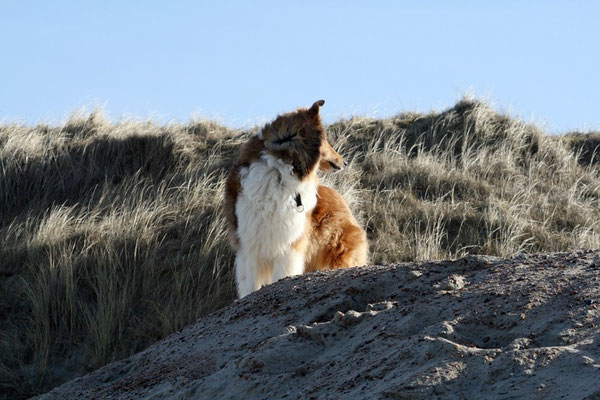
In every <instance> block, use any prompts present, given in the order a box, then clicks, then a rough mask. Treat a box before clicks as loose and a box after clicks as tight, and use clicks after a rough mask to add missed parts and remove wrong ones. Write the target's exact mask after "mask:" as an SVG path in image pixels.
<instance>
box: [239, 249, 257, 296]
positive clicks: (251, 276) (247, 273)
mask: <svg viewBox="0 0 600 400" xmlns="http://www.w3.org/2000/svg"><path fill="white" fill-rule="evenodd" d="M235 279H236V283H237V289H238V297H239V298H240V299H241V298H242V297H245V296H247V295H249V294H250V293H252V292H254V291H256V290H258V289H260V287H261V282H260V281H259V276H258V265H257V263H256V262H254V260H253V259H252V257H250V256H249V255H248V254H246V253H245V252H243V251H238V254H237V255H236V257H235Z"/></svg>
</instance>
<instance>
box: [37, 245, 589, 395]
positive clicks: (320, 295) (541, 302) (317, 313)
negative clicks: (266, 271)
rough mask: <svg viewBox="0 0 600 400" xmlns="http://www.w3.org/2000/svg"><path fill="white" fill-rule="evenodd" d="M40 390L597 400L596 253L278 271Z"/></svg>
mask: <svg viewBox="0 0 600 400" xmlns="http://www.w3.org/2000/svg"><path fill="white" fill-rule="evenodd" d="M40 398H44V399H55V398H56V399H71V398H93V399H111V398H114V399H116V398H119V399H163V398H175V399H183V398H198V399H204V398H206V399H214V398H220V399H238V398H245V399H270V398H289V399H297V398H315V399H336V398H382V399H427V398H445V399H454V398H456V399H460V398H490V399H492V398H499V399H504V398H544V399H554V398H557V399H558V398H570V399H585V398H588V399H592V398H600V251H579V252H570V253H553V254H534V255H519V256H517V257H514V258H508V259H501V258H495V257H486V256H469V257H465V258H462V259H458V260H449V261H436V262H425V263H402V264H393V265H386V266H369V267H360V268H353V269H347V270H338V271H331V272H317V273H311V274H306V275H304V276H300V277H295V278H287V279H284V280H282V281H280V282H277V283H275V284H273V285H270V286H267V287H264V288H263V289H261V290H259V291H258V292H256V293H254V294H252V295H250V296H248V297H246V298H244V299H241V300H238V301H236V302H235V303H233V304H232V305H231V306H229V307H226V308H223V309H221V310H219V311H217V312H215V313H213V314H211V315H209V316H207V317H204V318H201V319H200V320H199V321H197V322H196V323H195V324H192V325H190V326H188V327H186V328H185V329H183V330H181V331H179V332H176V333H174V334H172V335H170V336H169V337H167V338H166V339H164V340H163V341H161V342H159V343H157V344H155V345H153V346H151V347H150V348H148V349H146V350H145V351H143V352H141V353H138V354H136V355H134V356H132V357H130V358H128V359H125V360H122V361H118V362H115V363H112V364H109V365H107V366H105V367H103V368H101V369H99V370H97V371H94V372H92V373H90V374H88V375H86V376H84V377H82V378H78V379H75V380H73V381H70V382H68V383H66V384H64V385H63V386H61V387H59V388H56V389H54V390H53V391H51V392H49V393H47V394H46V395H43V396H41V397H40Z"/></svg>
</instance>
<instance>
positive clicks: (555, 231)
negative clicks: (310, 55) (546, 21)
mask: <svg viewBox="0 0 600 400" xmlns="http://www.w3.org/2000/svg"><path fill="white" fill-rule="evenodd" d="M328 130H329V135H330V138H331V141H332V142H333V143H335V147H336V148H337V149H338V150H339V152H340V153H341V154H343V155H345V157H346V159H347V160H348V161H350V166H349V168H348V169H347V170H346V171H344V172H342V173H340V174H336V175H328V176H326V177H323V178H324V180H325V181H326V182H328V183H330V184H332V185H333V186H334V187H336V188H337V189H338V190H339V191H340V192H342V193H343V194H344V195H345V197H346V198H347V199H348V201H349V203H350V204H351V206H352V207H353V209H354V210H355V212H356V213H357V214H359V217H360V219H362V221H363V223H364V225H365V226H366V228H367V231H368V235H369V240H370V245H371V261H372V262H373V263H389V262H395V261H408V260H423V259H431V258H448V257H458V256H461V255H464V254H468V253H485V254H492V255H499V256H506V255H511V254H515V253H518V252H533V251H559V250H567V249H575V248H599V247H600V204H599V198H600V172H599V170H598V165H599V163H598V161H597V160H598V157H595V151H596V147H597V146H598V143H599V141H598V134H597V133H592V134H588V135H582V134H571V135H565V136H563V137H550V136H547V135H545V134H544V133H543V132H541V131H540V130H539V129H537V128H536V127H534V126H531V125H528V124H525V123H523V122H520V121H518V120H514V119H511V118H509V117H507V116H504V115H500V114H498V113H496V112H494V111H493V110H491V109H489V108H488V107H487V106H486V105H485V104H482V103H480V102H477V101H472V100H469V99H465V100H463V101H461V102H459V103H458V104H456V105H455V106H454V107H453V108H451V109H449V110H447V111H444V112H442V113H431V114H427V115H423V114H415V113H405V114H400V115H398V116H396V117H394V118H391V119H386V120H373V119H367V118H352V119H350V120H343V121H339V122H337V123H335V124H333V125H330V126H329V127H328ZM249 134H251V132H239V131H232V130H229V129H227V128H225V127H222V126H219V125H218V124H216V123H213V122H208V121H198V122H192V123H189V124H187V125H167V126H158V125H156V124H152V123H144V122H121V123H117V124H111V123H109V122H107V121H106V120H104V119H103V118H102V116H101V115H99V114H98V113H93V114H91V115H89V116H79V117H73V118H72V119H71V120H70V121H69V122H68V123H67V124H66V125H64V126H61V127H47V126H37V127H27V126H25V127H24V126H16V125H0V167H1V171H2V176H1V179H0V318H1V321H0V326H2V330H1V331H0V393H6V396H7V397H26V396H28V395H31V394H34V393H39V392H42V391H45V390H47V389H49V388H51V387H52V386H55V385H56V384H59V383H61V382H63V381H65V380H67V379H70V378H72V377H74V376H77V375H80V374H82V373H85V372H87V371H89V370H91V369H94V368H97V367H99V366H102V365H104V364H106V363H107V362H110V361H112V360H116V359H119V358H122V357H125V356H127V355H129V354H132V353H134V352H137V351H139V350H141V349H143V348H144V347H146V346H148V345H149V344H151V343H153V342H154V341H156V340H158V339H160V338H162V337H164V336H166V335H168V334H169V333H171V332H173V331H175V330H177V329H180V328H182V327H183V326H185V325H186V324H189V323H190V322H192V321H194V320H195V319H197V318H198V317H199V316H201V315H203V314H205V313H207V312H210V311H213V310H215V309H217V308H219V307H221V306H223V305H226V304H228V303H230V302H231V301H233V299H234V295H235V292H234V284H233V281H232V272H233V271H232V260H233V253H232V252H231V250H230V249H229V248H228V247H227V241H226V234H225V226H224V221H223V218H222V215H221V209H220V205H221V196H222V188H223V177H224V175H225V173H226V167H227V165H228V163H229V161H230V160H231V159H232V157H233V156H234V154H235V151H236V148H237V146H238V145H239V144H240V143H241V142H243V141H244V140H245V138H246V137H247V136H248V135H249Z"/></svg>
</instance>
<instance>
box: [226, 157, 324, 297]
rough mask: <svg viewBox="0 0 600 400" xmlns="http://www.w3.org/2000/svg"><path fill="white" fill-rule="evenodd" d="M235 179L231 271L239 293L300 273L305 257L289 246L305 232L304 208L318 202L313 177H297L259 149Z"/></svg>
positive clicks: (248, 291) (288, 168)
mask: <svg viewBox="0 0 600 400" xmlns="http://www.w3.org/2000/svg"><path fill="white" fill-rule="evenodd" d="M240 183H241V186H242V190H241V192H240V194H239V196H238V198H237V202H236V205H235V213H236V216H237V221H238V231H237V233H238V237H239V242H240V248H239V250H238V253H237V255H236V275H237V278H238V289H239V290H240V297H243V296H245V295H246V294H248V293H251V292H252V291H254V290H257V289H259V288H260V286H261V285H262V284H268V283H271V282H272V281H275V280H277V279H280V278H283V277H285V276H289V275H295V274H300V273H302V272H303V268H304V259H303V258H302V255H299V254H294V253H296V252H295V251H294V250H293V248H292V246H291V245H292V243H294V242H295V241H296V240H298V239H299V238H300V237H301V236H302V234H303V233H304V229H305V224H306V213H307V212H310V211H312V209H313V208H314V207H315V205H316V203H317V182H315V181H314V180H311V179H309V180H306V181H301V180H299V179H298V178H297V177H296V176H295V175H294V174H293V172H292V167H291V166H290V165H289V164H286V163H284V162H283V161H282V160H281V159H278V158H276V157H273V156H271V155H268V154H262V155H261V157H260V159H259V160H257V161H254V162H252V163H251V164H250V166H249V167H243V168H241V169H240ZM298 194H299V195H300V199H301V202H302V206H300V207H298V205H297V203H296V200H295V199H296V197H297V195H298Z"/></svg>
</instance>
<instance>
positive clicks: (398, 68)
mask: <svg viewBox="0 0 600 400" xmlns="http://www.w3.org/2000/svg"><path fill="white" fill-rule="evenodd" d="M425 3H427V4H425ZM0 52H1V53H0V54H1V59H0V120H4V121H20V122H27V123H36V122H38V121H50V122H60V121H62V120H64V118H65V116H66V115H68V114H69V113H70V112H71V111H73V110H74V109H76V108H77V107H81V106H88V107H89V106H94V105H101V106H103V107H104V108H105V109H106V111H107V112H108V114H109V115H111V116H112V117H117V118H118V117H120V116H123V115H127V114H135V115H137V116H140V117H142V118H148V117H151V116H154V118H157V119H158V120H160V121H166V120H169V119H175V120H178V121H187V120H188V118H189V117H190V116H192V115H201V116H205V117H211V118H213V117H217V118H219V119H220V120H221V122H223V123H225V124H227V125H230V126H243V125H247V124H249V123H256V122H262V121H264V120H265V119H270V118H272V117H274V116H275V115H276V114H277V113H279V112H283V111H287V110H290V109H293V108H295V107H297V106H302V105H309V104H311V103H312V102H313V101H315V100H317V99H321V98H323V99H325V100H326V102H327V103H326V105H325V107H324V109H323V115H324V117H325V119H326V121H333V120H335V119H337V118H339V117H340V116H341V115H345V116H349V115H352V114H368V115H375V116H381V117H384V116H389V115H393V114H395V113H398V112H401V111H406V110H415V111H429V110H431V109H437V110H440V109H443V108H446V107H449V106H451V105H452V104H454V102H455V101H456V100H457V99H458V98H460V97H461V96H462V95H463V94H465V93H468V92H472V93H475V94H476V95H478V96H482V97H485V98H488V99H490V100H492V101H493V104H494V106H495V107H496V108H497V109H499V110H504V111H506V110H509V111H510V112H511V114H513V115H519V116H521V117H522V118H524V119H525V120H527V121H530V120H532V119H533V120H534V121H536V122H538V123H540V124H544V123H545V124H546V127H547V129H548V130H549V131H552V132H562V131H567V130H573V129H600V2H599V1H588V2H583V1H562V2H557V1H538V2H536V1H495V2H492V1H429V2H423V1H412V2H407V1H406V2H405V1H377V2H374V1H371V2H366V1H363V2H358V1H302V2H299V1H298V2H291V1H269V2H267V1H246V2H241V1H238V2H234V1H229V2H226V1H222V2H221V1H215V0H213V1H204V2H201V1H179V2H176V1H172V2H171V1H160V2H159V1H95V2H92V1H16V0H15V1H10V2H9V1H2V0H0Z"/></svg>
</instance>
